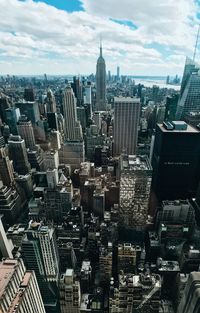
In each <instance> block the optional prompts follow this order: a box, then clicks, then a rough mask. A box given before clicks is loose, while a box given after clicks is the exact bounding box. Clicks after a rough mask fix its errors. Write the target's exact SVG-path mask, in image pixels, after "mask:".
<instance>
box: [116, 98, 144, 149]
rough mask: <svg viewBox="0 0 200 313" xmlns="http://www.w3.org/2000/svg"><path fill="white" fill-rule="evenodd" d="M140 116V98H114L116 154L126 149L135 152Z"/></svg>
mask: <svg viewBox="0 0 200 313" xmlns="http://www.w3.org/2000/svg"><path fill="white" fill-rule="evenodd" d="M139 117H140V99H139V98H130V97H126V98H125V97H115V98H114V154H115V155H119V154H121V153H122V151H123V150H124V149H126V152H127V154H135V152H136V147H137V138H138V126H139Z"/></svg>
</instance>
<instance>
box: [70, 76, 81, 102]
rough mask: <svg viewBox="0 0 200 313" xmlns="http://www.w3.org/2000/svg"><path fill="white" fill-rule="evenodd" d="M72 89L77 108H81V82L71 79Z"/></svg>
mask: <svg viewBox="0 0 200 313" xmlns="http://www.w3.org/2000/svg"><path fill="white" fill-rule="evenodd" d="M71 86H72V89H73V91H74V95H75V97H76V99H77V106H81V105H82V103H83V87H82V82H81V81H80V78H79V77H78V78H77V77H76V76H74V77H73V83H72V84H71Z"/></svg>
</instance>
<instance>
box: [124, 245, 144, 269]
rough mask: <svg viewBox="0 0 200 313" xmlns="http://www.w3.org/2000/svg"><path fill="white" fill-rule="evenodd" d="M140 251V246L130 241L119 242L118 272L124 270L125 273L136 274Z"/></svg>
mask: <svg viewBox="0 0 200 313" xmlns="http://www.w3.org/2000/svg"><path fill="white" fill-rule="evenodd" d="M140 252H141V248H140V246H133V245H132V244H130V243H124V244H118V273H120V272H121V271H123V273H125V274H128V273H132V274H134V273H135V271H136V264H137V263H136V262H137V257H138V259H139V253H140Z"/></svg>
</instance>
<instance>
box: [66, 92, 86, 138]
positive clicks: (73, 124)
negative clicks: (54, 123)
mask: <svg viewBox="0 0 200 313" xmlns="http://www.w3.org/2000/svg"><path fill="white" fill-rule="evenodd" d="M63 114H64V120H65V128H64V132H65V139H66V140H72V141H73V140H77V141H79V140H82V137H83V136H82V129H81V125H80V122H79V121H78V120H77V110H76V98H75V95H74V92H73V89H72V88H71V87H70V86H68V87H66V88H65V90H64V91H63Z"/></svg>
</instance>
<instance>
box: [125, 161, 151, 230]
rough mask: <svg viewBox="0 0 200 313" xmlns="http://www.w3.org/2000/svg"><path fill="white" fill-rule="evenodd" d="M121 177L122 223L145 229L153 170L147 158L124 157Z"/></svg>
mask: <svg viewBox="0 0 200 313" xmlns="http://www.w3.org/2000/svg"><path fill="white" fill-rule="evenodd" d="M120 163H121V169H120V170H121V177H120V208H119V215H120V221H121V222H122V223H123V224H125V225H127V226H129V227H133V228H134V229H137V230H142V229H144V227H145V225H146V222H147V217H148V203H149V195H150V188H151V176H152V169H151V165H150V162H149V160H148V158H147V157H145V156H133V155H129V156H128V155H122V156H121V160H120Z"/></svg>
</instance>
